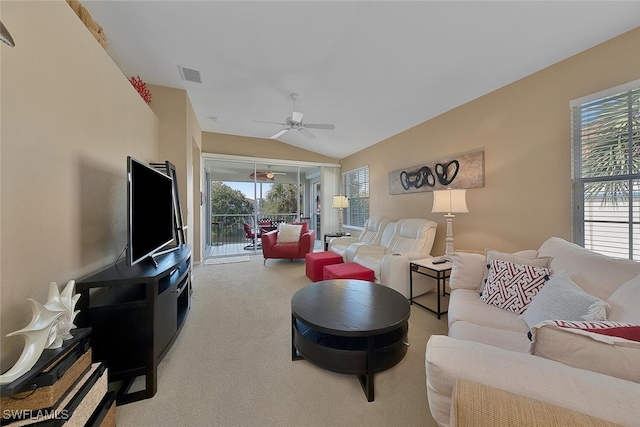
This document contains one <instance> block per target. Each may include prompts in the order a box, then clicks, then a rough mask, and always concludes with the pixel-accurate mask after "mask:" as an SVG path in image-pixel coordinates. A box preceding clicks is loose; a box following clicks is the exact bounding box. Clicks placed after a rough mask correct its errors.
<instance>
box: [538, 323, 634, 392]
mask: <svg viewBox="0 0 640 427" xmlns="http://www.w3.org/2000/svg"><path fill="white" fill-rule="evenodd" d="M529 352H530V353H531V354H534V355H536V356H540V357H544V358H546V359H550V360H555V361H557V362H560V363H563V364H565V365H569V366H573V367H575V368H580V369H586V370H589V371H593V372H600V373H602V374H605V375H610V376H613V377H617V378H622V379H624V380H628V381H634V382H636V383H640V369H638V366H640V325H631V324H628V323H620V322H611V321H604V322H568V321H562V320H549V321H545V322H542V323H539V324H537V325H535V326H534V327H533V328H531V346H530V347H529Z"/></svg>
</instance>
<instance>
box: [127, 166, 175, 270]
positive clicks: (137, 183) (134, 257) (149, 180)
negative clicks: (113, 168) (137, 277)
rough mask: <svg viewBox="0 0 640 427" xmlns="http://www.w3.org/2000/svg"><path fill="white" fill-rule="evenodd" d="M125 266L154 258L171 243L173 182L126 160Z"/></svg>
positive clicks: (172, 237) (172, 238)
mask: <svg viewBox="0 0 640 427" xmlns="http://www.w3.org/2000/svg"><path fill="white" fill-rule="evenodd" d="M127 184H128V185H127V264H128V265H130V266H131V265H134V264H137V263H139V262H140V261H142V260H144V259H146V258H149V257H151V259H152V260H153V255H154V254H156V253H157V252H158V251H160V249H162V248H164V247H165V246H167V245H168V244H169V243H171V242H172V241H173V240H174V221H173V215H174V212H173V179H172V178H171V177H170V176H168V175H166V174H164V173H162V172H160V171H158V170H156V169H154V168H152V167H151V166H148V165H146V164H144V163H142V162H140V161H138V160H136V159H134V158H132V157H131V156H129V157H127ZM154 263H155V261H154Z"/></svg>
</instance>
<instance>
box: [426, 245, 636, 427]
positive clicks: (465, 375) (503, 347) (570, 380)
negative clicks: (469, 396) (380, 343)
mask: <svg viewBox="0 0 640 427" xmlns="http://www.w3.org/2000/svg"><path fill="white" fill-rule="evenodd" d="M452 258H453V267H452V273H451V279H450V287H451V295H450V302H449V314H448V323H449V331H448V336H442V335H437V336H432V337H431V338H430V339H429V341H428V343H427V348H426V357H425V364H426V374H427V395H428V400H429V408H430V410H431V413H432V415H433V417H434V419H435V420H436V422H437V423H438V424H439V425H440V426H448V425H456V424H455V423H456V420H455V416H454V412H453V411H452V395H453V393H454V387H455V383H456V379H458V378H459V379H463V380H471V381H474V382H478V383H482V384H485V385H488V386H490V387H495V388H497V389H501V390H505V391H508V392H512V393H516V394H518V395H522V396H525V397H527V398H531V399H536V400H538V401H542V402H546V403H550V404H554V405H558V406H560V407H563V408H567V409H570V410H573V411H577V412H579V413H583V414H587V415H590V416H592V417H597V418H600V419H602V420H607V421H610V422H614V423H618V424H621V425H628V426H632V425H634V426H638V425H640V421H639V420H640V326H639V325H640V263H638V262H633V261H628V260H622V259H614V258H610V257H606V256H604V255H599V254H596V253H593V252H591V251H588V250H586V249H584V248H581V247H580V246H578V245H575V244H573V243H570V242H567V241H565V240H563V239H560V238H556V237H554V238H550V239H548V240H547V241H546V242H544V243H543V244H542V246H541V247H540V248H539V250H531V251H523V252H520V253H516V254H505V253H501V252H498V251H487V252H486V253H484V254H479V253H461V252H458V253H456V254H455V255H454V256H453V257H452ZM525 265H526V267H525ZM514 266H519V267H514ZM504 268H506V269H509V268H511V269H515V270H518V271H528V272H529V273H528V274H525V276H528V277H529V278H528V279H522V280H521V281H520V284H519V285H514V286H515V288H516V289H524V288H525V286H523V285H522V283H524V282H528V283H532V282H533V281H534V280H533V279H531V277H535V276H536V275H539V274H542V275H543V276H544V277H543V282H542V285H541V287H537V288H536V289H534V288H529V289H528V290H526V291H524V292H522V295H525V296H526V295H528V297H530V298H529V302H528V303H524V304H523V303H522V302H520V303H519V302H517V301H515V302H514V301H510V298H511V297H512V296H513V295H514V294H511V293H510V292H508V291H509V286H504V285H505V283H506V284H507V285H509V282H510V279H509V280H503V279H504V277H507V276H511V277H514V276H516V275H517V272H513V271H512V272H511V274H509V273H504V272H505V271H506V270H504ZM545 269H546V271H545ZM503 273H504V274H503ZM501 280H503V281H502V282H501ZM536 280H537V279H536ZM511 282H512V283H511V284H513V283H515V282H514V281H512V280H511ZM501 286H502V287H501ZM496 289H498V291H499V292H497V293H496ZM505 289H506V291H505ZM500 291H501V292H503V295H502V296H500ZM481 295H483V296H481ZM496 295H498V297H496ZM513 299H514V300H518V298H516V297H514V298H513ZM525 299H526V298H525ZM605 318H606V320H603V319H605Z"/></svg>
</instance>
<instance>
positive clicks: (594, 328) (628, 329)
mask: <svg viewBox="0 0 640 427" xmlns="http://www.w3.org/2000/svg"><path fill="white" fill-rule="evenodd" d="M544 323H546V324H551V325H555V326H557V327H560V328H565V329H579V330H581V331H586V332H592V333H594V334H601V335H608V336H610V337H618V338H624V339H626V340H630V341H638V342H640V325H632V324H630V323H621V322H612V321H610V320H605V321H598V322H583V321H576V322H571V321H568V320H549V321H546V322H544Z"/></svg>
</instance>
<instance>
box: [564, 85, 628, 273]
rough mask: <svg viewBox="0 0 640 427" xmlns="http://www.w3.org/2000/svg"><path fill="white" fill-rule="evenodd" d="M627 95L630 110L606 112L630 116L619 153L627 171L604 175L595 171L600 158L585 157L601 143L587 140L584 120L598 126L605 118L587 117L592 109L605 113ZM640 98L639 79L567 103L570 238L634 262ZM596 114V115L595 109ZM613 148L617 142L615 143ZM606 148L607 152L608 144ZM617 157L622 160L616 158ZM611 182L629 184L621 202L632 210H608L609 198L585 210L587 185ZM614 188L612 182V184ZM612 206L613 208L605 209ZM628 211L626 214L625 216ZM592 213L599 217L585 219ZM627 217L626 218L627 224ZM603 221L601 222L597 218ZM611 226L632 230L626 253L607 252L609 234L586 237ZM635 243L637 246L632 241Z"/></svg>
mask: <svg viewBox="0 0 640 427" xmlns="http://www.w3.org/2000/svg"><path fill="white" fill-rule="evenodd" d="M624 97H626V98H627V100H626V102H627V106H626V107H624V108H623V107H620V108H619V109H618V110H612V109H608V110H607V111H606V112H607V113H610V112H612V111H613V112H618V111H619V113H620V114H621V115H623V114H628V117H629V120H628V122H627V123H626V129H627V137H626V138H623V139H622V140H623V141H624V142H625V143H626V145H627V146H626V148H624V149H620V150H618V151H617V152H616V151H615V150H614V152H616V154H619V155H620V154H622V155H623V156H624V155H625V150H627V152H626V159H625V162H624V163H623V164H624V170H622V168H620V167H619V166H618V167H617V168H614V169H618V171H616V170H614V171H613V172H610V173H604V172H602V171H601V170H596V169H593V166H594V163H595V162H594V160H598V159H597V157H596V156H597V154H593V155H592V156H591V157H588V156H586V155H584V154H583V148H585V146H586V148H589V147H591V148H601V147H598V146H597V142H595V143H594V142H593V141H592V140H590V139H589V137H586V138H585V137H584V134H585V131H584V129H586V126H585V125H584V123H585V119H592V121H591V123H597V121H598V119H600V118H601V117H602V115H601V114H598V115H595V116H593V118H592V117H589V114H590V113H591V114H593V111H594V110H596V107H599V106H601V107H602V108H603V109H604V108H607V106H606V104H607V103H608V102H612V101H613V100H614V99H616V98H624ZM639 98H640V80H635V81H632V82H629V83H625V84H623V85H620V86H616V87H613V88H610V89H606V90H603V91H600V92H597V93H594V94H591V95H587V96H585V97H582V98H578V99H575V100H573V101H571V102H570V103H569V107H570V120H571V159H572V164H571V169H572V171H571V180H572V197H571V199H572V212H573V215H572V234H573V241H574V242H575V243H576V244H579V245H580V246H583V247H587V246H588V248H589V249H591V250H594V251H595V252H600V253H604V254H606V255H609V256H614V257H623V254H622V253H621V252H623V251H626V252H627V256H626V258H628V259H631V260H636V261H638V260H640V245H639V244H638V241H639V239H640V210H639V207H640V167H638V164H637V163H638V158H637V157H635V158H634V156H633V154H634V153H635V150H637V148H636V147H638V144H640V136H639V134H640V124H638V123H639V122H640V108H639V109H638V111H636V110H635V107H636V106H635V104H634V102H638V99H639ZM596 113H597V111H596ZM595 135H596V136H594V137H592V139H593V140H596V139H597V138H603V139H604V138H606V137H607V136H610V135H608V134H606V133H605V132H604V131H603V132H602V133H600V134H595ZM619 135H624V133H622V132H621V133H620V134H619ZM611 145H613V143H611ZM605 148H608V147H607V146H605ZM585 159H586V160H591V161H590V162H586V163H587V166H585V162H584V161H583V160H585ZM616 159H618V157H616ZM607 182H609V183H613V182H617V183H618V184H617V186H618V188H619V186H620V185H622V186H626V192H625V191H622V195H623V197H622V199H623V200H624V198H625V197H626V200H627V203H628V206H624V205H623V206H622V208H621V209H618V208H616V209H612V208H611V206H612V205H609V206H606V205H605V203H606V197H605V198H603V199H601V201H600V202H599V203H601V206H602V209H598V208H597V207H596V206H595V203H594V204H593V205H591V206H590V207H589V208H588V207H587V206H586V204H587V199H586V197H585V193H586V191H585V187H586V186H588V185H590V184H598V183H602V185H605V184H604V183H607ZM610 185H611V184H610ZM618 188H616V190H617V191H616V196H614V197H617V196H618V195H619V194H620V193H619V192H618ZM607 208H609V209H610V210H607ZM625 210H626V212H625ZM614 211H616V212H619V213H620V215H619V217H617V218H616V217H614V218H612V219H604V218H602V217H604V216H605V215H606V214H607V213H608V214H609V215H611V214H612V212H614ZM589 214H591V215H592V216H594V217H595V218H589V219H587V218H586V216H587V215H589ZM625 215H626V219H625V220H623V219H622V218H624V216H625ZM598 217H600V218H598ZM609 225H618V226H620V228H623V227H626V228H627V229H628V240H627V242H626V243H627V247H626V248H625V247H624V246H623V247H622V251H619V252H617V251H618V250H619V248H616V247H612V249H610V250H607V249H606V243H607V239H609V238H612V239H613V238H614V236H613V235H611V234H609V235H607V237H606V238H605V237H603V238H601V239H598V238H597V236H596V237H595V238H594V237H591V238H588V237H587V229H589V231H590V232H597V231H598V230H597V228H596V227H598V226H600V227H602V231H603V232H604V233H607V232H608V231H611V230H606V228H605V227H607V226H609ZM634 239H635V240H636V242H635V243H634Z"/></svg>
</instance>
